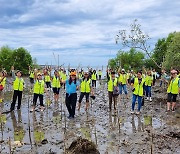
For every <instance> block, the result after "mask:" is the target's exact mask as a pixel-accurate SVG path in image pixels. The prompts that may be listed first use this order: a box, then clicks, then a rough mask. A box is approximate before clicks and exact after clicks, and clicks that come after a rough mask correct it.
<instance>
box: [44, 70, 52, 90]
mask: <svg viewBox="0 0 180 154" xmlns="http://www.w3.org/2000/svg"><path fill="white" fill-rule="evenodd" d="M44 82H45V83H46V88H51V76H50V72H48V70H47V69H45V71H44Z"/></svg>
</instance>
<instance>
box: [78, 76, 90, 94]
mask: <svg viewBox="0 0 180 154" xmlns="http://www.w3.org/2000/svg"><path fill="white" fill-rule="evenodd" d="M90 84H91V79H89V80H88V81H86V80H84V81H82V82H81V86H80V89H81V92H82V93H90V91H91V86H90Z"/></svg>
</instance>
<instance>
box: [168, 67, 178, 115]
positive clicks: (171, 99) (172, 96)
mask: <svg viewBox="0 0 180 154" xmlns="http://www.w3.org/2000/svg"><path fill="white" fill-rule="evenodd" d="M167 93H168V97H167V112H168V111H170V107H171V103H172V108H171V109H172V112H174V111H175V106H176V98H177V95H178V94H179V93H180V79H179V78H178V76H177V70H175V69H173V70H171V78H170V80H169V82H168V88H167Z"/></svg>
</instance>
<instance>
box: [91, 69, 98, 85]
mask: <svg viewBox="0 0 180 154" xmlns="http://www.w3.org/2000/svg"><path fill="white" fill-rule="evenodd" d="M91 80H92V87H95V88H96V80H97V74H96V70H93V72H92V75H91Z"/></svg>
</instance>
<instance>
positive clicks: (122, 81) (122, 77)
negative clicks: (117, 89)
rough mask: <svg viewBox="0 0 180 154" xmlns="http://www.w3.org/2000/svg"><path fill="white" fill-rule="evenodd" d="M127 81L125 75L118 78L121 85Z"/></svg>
mask: <svg viewBox="0 0 180 154" xmlns="http://www.w3.org/2000/svg"><path fill="white" fill-rule="evenodd" d="M126 81H127V75H126V74H120V76H119V78H118V82H119V83H120V82H121V83H122V84H126Z"/></svg>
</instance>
